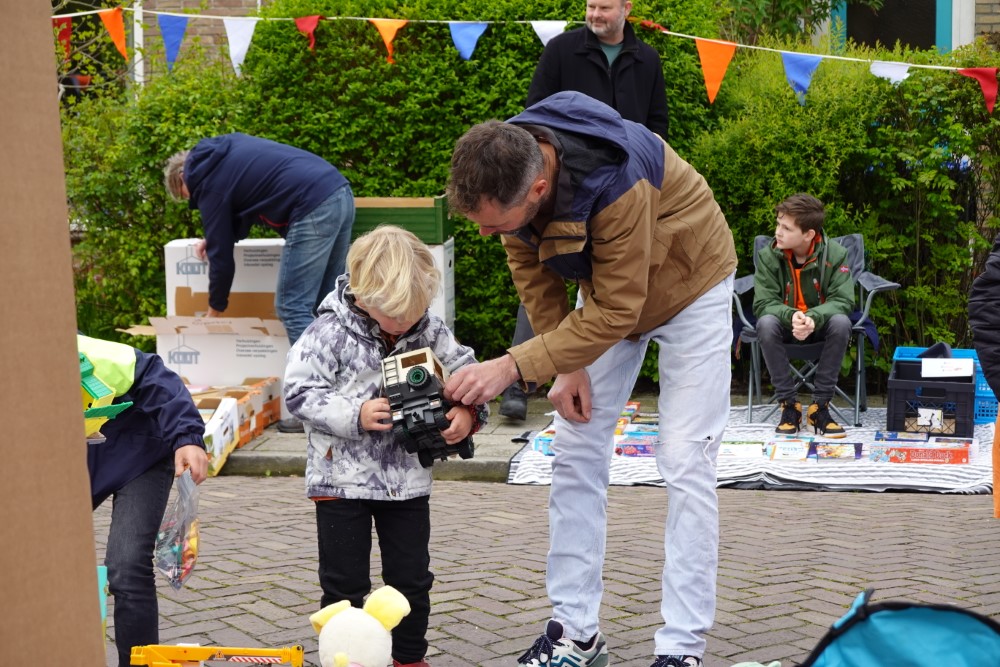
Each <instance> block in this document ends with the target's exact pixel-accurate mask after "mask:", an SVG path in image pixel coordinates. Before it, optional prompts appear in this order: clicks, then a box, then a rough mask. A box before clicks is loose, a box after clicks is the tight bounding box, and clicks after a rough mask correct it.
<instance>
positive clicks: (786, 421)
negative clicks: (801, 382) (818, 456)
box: [774, 400, 802, 435]
mask: <svg viewBox="0 0 1000 667" xmlns="http://www.w3.org/2000/svg"><path fill="white" fill-rule="evenodd" d="M801 424H802V404H801V403H799V402H797V401H790V400H784V401H782V402H781V420H780V421H778V428H776V429H774V432H775V433H779V434H781V435H795V434H797V433H798V432H799V426H800V425H801Z"/></svg>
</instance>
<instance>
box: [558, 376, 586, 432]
mask: <svg viewBox="0 0 1000 667" xmlns="http://www.w3.org/2000/svg"><path fill="white" fill-rule="evenodd" d="M549 400H550V401H551V402H552V405H553V407H555V409H556V412H558V413H559V416H560V417H562V418H563V419H566V420H568V421H571V422H582V423H586V422H589V421H590V415H591V412H590V410H591V407H592V404H591V394H590V375H589V374H588V373H587V369H586V368H581V369H580V370H578V371H573V372H572V373H561V374H559V375H557V376H556V381H555V382H553V383H552V389H549Z"/></svg>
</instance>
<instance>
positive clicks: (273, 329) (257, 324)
mask: <svg viewBox="0 0 1000 667" xmlns="http://www.w3.org/2000/svg"><path fill="white" fill-rule="evenodd" d="M118 331H121V332H122V333H127V334H131V335H133V336H167V335H175V334H190V335H206V334H209V335H230V336H287V335H288V333H287V332H286V331H285V327H284V326H283V325H282V324H281V320H262V319H260V318H258V317H183V316H180V315H177V316H174V317H151V318H149V324H148V325H146V324H133V325H132V326H130V327H129V328H127V329H118Z"/></svg>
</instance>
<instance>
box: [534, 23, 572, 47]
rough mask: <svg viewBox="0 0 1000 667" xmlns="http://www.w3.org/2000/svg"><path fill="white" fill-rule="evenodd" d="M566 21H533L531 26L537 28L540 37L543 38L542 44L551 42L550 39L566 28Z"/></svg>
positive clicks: (536, 32) (536, 31)
mask: <svg viewBox="0 0 1000 667" xmlns="http://www.w3.org/2000/svg"><path fill="white" fill-rule="evenodd" d="M566 23H567V22H566V21H532V22H531V27H532V28H534V29H535V34H536V35H538V39H540V40H542V46H545V45H546V44H548V43H549V40H550V39H552V38H553V37H555V36H556V35H558V34H560V33H561V32H563V31H564V30H566Z"/></svg>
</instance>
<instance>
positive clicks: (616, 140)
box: [501, 92, 736, 383]
mask: <svg viewBox="0 0 1000 667" xmlns="http://www.w3.org/2000/svg"><path fill="white" fill-rule="evenodd" d="M507 122H509V123H512V124H514V125H520V126H524V127H526V128H529V129H530V130H531V131H532V132H533V133H534V135H535V136H536V137H538V138H539V139H538V140H539V141H546V142H547V143H552V145H553V147H554V148H555V150H556V154H557V156H558V159H559V177H558V183H557V184H556V191H555V202H554V210H553V211H552V214H551V216H544V217H538V218H536V219H535V220H533V221H532V222H531V223H529V225H528V226H527V227H525V228H524V229H522V230H520V231H519V232H518V234H517V235H502V237H501V239H502V241H503V244H504V249H505V250H506V251H507V263H508V266H509V267H510V270H511V274H512V275H513V277H514V283H515V285H516V286H517V290H518V293H519V295H520V297H521V301H522V303H524V306H525V308H526V309H527V311H528V317H529V319H530V320H531V325H532V328H533V329H534V330H535V332H536V333H537V334H538V335H537V336H535V337H534V338H532V339H531V340H529V341H528V342H526V343H523V344H521V345H518V346H515V347H513V348H511V349H510V350H509V352H510V353H511V355H512V356H513V357H514V359H515V361H516V362H517V366H518V369H519V370H520V372H521V377H522V378H523V379H524V381H525V382H526V383H540V382H545V381H547V380H548V379H550V378H551V377H552V376H554V375H556V374H557V373H569V372H572V371H575V370H578V369H580V368H583V367H584V366H587V365H588V364H590V363H592V362H593V361H594V360H595V359H597V358H598V357H599V356H600V355H601V354H603V353H604V352H605V351H607V350H608V349H609V348H610V347H611V346H612V345H614V344H616V343H618V342H619V341H621V340H623V339H625V338H630V337H637V336H638V335H640V334H642V333H646V332H648V331H651V330H653V329H654V328H656V327H658V326H660V325H662V324H663V323H665V322H667V321H668V320H669V319H670V318H672V317H673V316H674V315H676V314H677V313H679V312H681V311H682V310H683V309H684V308H686V307H687V306H689V305H690V304H691V303H692V302H694V301H695V300H696V299H697V298H698V297H700V296H701V295H703V294H704V293H705V292H707V291H708V290H710V289H711V288H712V287H714V286H715V285H717V284H719V283H720V282H721V281H722V280H723V279H725V278H726V277H727V276H729V275H730V274H732V273H733V272H734V271H735V270H736V250H735V247H734V244H733V235H732V233H731V232H730V230H729V226H728V225H727V224H726V219H725V216H723V214H722V210H721V209H720V208H719V205H718V204H717V203H716V201H715V198H714V196H713V194H712V190H711V188H709V187H708V183H706V182H705V179H704V178H703V177H702V176H701V174H699V173H698V172H697V171H695V170H694V168H693V167H692V166H691V165H689V164H688V163H687V162H685V161H684V160H682V159H680V158H679V157H678V156H677V154H676V153H675V152H674V151H673V149H671V148H670V146H668V145H667V143H666V142H665V141H663V139H662V138H660V137H659V136H657V135H655V134H653V133H652V132H650V131H649V130H647V129H646V128H645V127H643V126H642V125H639V124H638V123H633V122H631V121H628V120H623V119H622V118H621V116H619V115H618V114H617V113H616V112H615V111H614V109H612V108H611V107H609V106H607V105H606V104H602V103H600V102H598V101H596V100H593V99H591V98H589V97H587V96H585V95H582V94H580V93H577V92H562V93H556V94H555V95H553V96H551V97H549V98H547V99H545V100H543V101H542V102H540V103H538V104H536V105H534V106H532V107H529V108H528V109H526V110H525V111H523V112H522V113H520V114H518V115H517V116H515V117H514V118H511V119H510V120H508V121H507ZM553 142H556V143H553ZM567 279H568V280H573V281H575V282H576V283H577V284H578V285H579V287H580V294H581V296H582V298H583V301H584V305H583V307H582V308H579V309H576V310H572V311H571V310H570V308H569V304H568V300H567V299H566V289H565V284H564V281H565V280H567Z"/></svg>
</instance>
